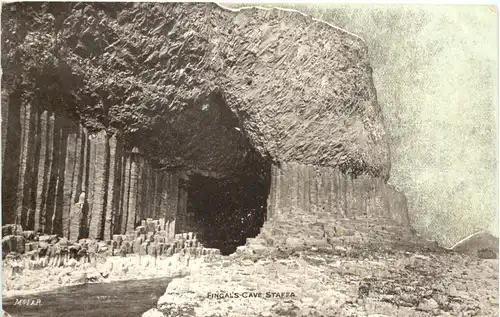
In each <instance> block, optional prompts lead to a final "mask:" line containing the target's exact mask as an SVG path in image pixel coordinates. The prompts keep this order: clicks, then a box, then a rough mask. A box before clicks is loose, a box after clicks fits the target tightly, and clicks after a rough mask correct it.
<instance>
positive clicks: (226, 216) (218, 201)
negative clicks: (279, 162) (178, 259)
mask: <svg viewBox="0 0 500 317" xmlns="http://www.w3.org/2000/svg"><path fill="white" fill-rule="evenodd" d="M270 167H271V166H270V164H264V165H256V166H255V168H256V171H255V173H251V174H245V175H239V176H238V177H233V178H227V179H215V178H211V177H205V176H201V175H199V174H194V175H192V176H191V177H190V180H189V183H188V205H187V214H188V227H187V228H186V230H189V231H196V232H198V233H200V240H201V242H202V243H203V245H204V246H206V247H209V248H217V249H220V250H221V253H222V254H224V255H227V254H230V253H233V252H234V251H235V250H236V247H238V246H240V245H244V244H245V242H246V239H247V238H251V237H255V236H256V235H257V234H258V233H259V231H260V228H261V227H262V225H263V224H264V221H265V219H266V213H267V197H268V195H269V188H270Z"/></svg>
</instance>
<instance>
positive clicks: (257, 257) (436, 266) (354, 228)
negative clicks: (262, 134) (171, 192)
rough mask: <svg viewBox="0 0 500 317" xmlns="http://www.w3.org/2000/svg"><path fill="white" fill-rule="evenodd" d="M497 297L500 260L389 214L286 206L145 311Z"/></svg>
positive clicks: (427, 305)
mask: <svg viewBox="0 0 500 317" xmlns="http://www.w3.org/2000/svg"><path fill="white" fill-rule="evenodd" d="M299 218H300V221H299ZM498 304H499V302H498V259H481V258H479V257H477V256H470V255H467V254H460V253H457V252H454V251H452V250H449V249H445V248H441V247H439V246H438V245H436V244H433V243H430V242H429V241H427V240H425V239H423V238H421V237H419V236H418V235H414V234H413V233H412V231H411V230H410V228H405V227H401V226H394V225H390V224H389V223H388V222H387V221H386V220H383V219H382V220H380V219H370V218H356V219H341V220H340V219H337V220H334V219H331V218H328V214H327V213H325V214H324V215H322V214H316V215H304V214H302V215H293V214H286V215H280V216H278V217H276V218H274V219H271V220H269V221H268V222H266V224H265V225H264V227H263V228H262V231H261V233H260V235H259V236H258V237H257V238H255V239H248V242H247V244H246V245H245V246H242V247H239V248H238V251H237V252H236V253H235V254H233V255H231V256H229V257H224V258H223V259H222V261H221V262H220V263H204V264H202V267H201V268H200V269H199V270H197V271H196V272H193V273H192V274H189V275H187V276H185V277H182V278H178V279H175V280H173V281H172V282H171V283H169V285H168V287H167V289H166V292H165V294H164V295H163V296H162V297H161V298H160V299H159V300H158V303H157V306H156V307H155V308H152V309H151V310H149V311H147V312H146V313H144V314H143V317H173V316H181V317H188V316H189V317H193V316H212V317H215V316H217V317H226V316H232V317H233V316H242V317H243V316H259V317H268V316H304V317H306V316H318V317H319V316H341V317H342V316H346V317H347V316H353V317H354V316H366V317H375V316H378V317H382V316H391V317H392V316H418V317H424V316H425V317H427V316H494V314H495V313H496V314H498ZM495 316H496V315H495Z"/></svg>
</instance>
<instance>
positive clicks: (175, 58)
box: [2, 3, 390, 179]
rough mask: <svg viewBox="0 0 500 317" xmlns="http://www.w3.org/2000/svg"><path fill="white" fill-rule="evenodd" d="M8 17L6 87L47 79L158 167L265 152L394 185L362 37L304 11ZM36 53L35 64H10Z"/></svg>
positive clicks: (83, 7)
mask: <svg viewBox="0 0 500 317" xmlns="http://www.w3.org/2000/svg"><path fill="white" fill-rule="evenodd" d="M16 10H17V11H16ZM20 10H23V13H22V14H20V13H19V11H20ZM34 11H38V12H37V13H38V14H34ZM3 12H4V16H5V20H6V23H5V27H4V32H10V33H8V34H12V32H14V33H13V34H16V35H15V36H11V37H9V38H7V39H4V42H3V44H5V46H4V47H5V48H4V49H6V50H7V51H9V54H10V55H9V54H8V55H6V56H4V57H3V58H2V60H3V64H4V66H5V67H4V69H5V70H6V72H8V74H6V75H5V76H4V77H5V78H8V77H9V76H12V77H16V76H21V77H22V76H28V75H29V74H25V73H23V74H20V75H18V74H17V73H16V71H19V69H16V65H17V67H21V68H23V69H25V70H26V69H28V70H31V69H30V68H29V67H28V66H26V65H34V64H36V65H43V66H44V67H45V66H46V65H47V66H46V67H49V68H50V67H52V69H51V72H48V71H47V70H45V72H43V73H42V74H41V75H40V76H42V77H43V78H44V79H46V80H47V79H49V78H47V77H50V76H52V77H50V79H51V80H54V81H55V82H56V83H58V84H59V85H60V87H57V88H58V89H59V90H63V91H62V93H61V94H60V96H62V97H61V98H63V100H59V101H61V102H59V103H57V105H56V106H55V107H59V108H61V109H69V110H70V111H71V112H73V113H76V114H77V115H78V117H79V118H80V120H82V121H83V122H85V124H86V126H87V127H89V128H91V129H94V130H102V129H111V130H114V129H115V130H116V129H118V130H124V131H125V132H126V133H127V135H128V136H130V137H131V138H132V140H133V141H132V142H135V143H141V144H140V145H141V146H143V147H145V152H146V155H147V156H148V157H149V156H151V157H155V158H157V159H158V160H159V161H161V162H162V163H163V164H167V165H187V166H191V167H197V168H200V169H204V170H213V171H218V172H221V173H233V172H234V171H235V169H236V168H237V167H240V168H241V167H242V166H245V164H246V163H248V160H250V158H251V157H252V156H253V155H254V152H253V149H256V151H257V156H263V157H268V158H271V159H273V160H277V161H298V162H301V163H303V164H314V165H326V166H334V167H338V168H340V169H342V170H344V171H346V172H348V173H350V174H354V175H358V174H367V175H371V176H373V177H382V178H384V179H387V178H388V176H389V169H390V162H389V155H388V146H387V140H386V136H385V130H384V126H383V118H382V114H381V111H380V107H379V105H378V103H377V98H376V92H375V89H374V85H373V82H372V77H371V68H370V65H369V63H368V55H367V48H366V45H365V44H364V42H363V41H362V40H361V39H360V38H358V37H357V36H355V35H352V34H349V33H347V32H345V31H343V30H339V29H336V28H334V27H332V26H329V25H327V24H325V23H323V22H319V21H315V20H313V19H312V18H310V17H306V16H303V15H301V14H300V13H298V12H287V11H282V10H269V11H267V10H259V9H249V10H242V11H239V12H233V11H230V10H226V9H223V8H221V7H219V6H217V5H215V4H192V3H191V4H180V3H167V4H165V3H164V4H153V3H149V4H139V3H136V4H132V3H129V4H124V3H120V4H110V3H108V4H97V3H79V4H64V5H63V4H46V5H43V4H40V5H31V6H29V5H26V4H10V5H7V6H5V7H4V9H3ZM16 19H24V20H25V21H23V23H18V24H15V21H16ZM15 31H17V33H16V32H15ZM54 34H56V35H54ZM34 49H38V50H40V51H41V52H40V53H38V55H37V56H36V57H33V56H24V57H23V58H24V60H23V62H22V63H21V62H19V61H18V60H16V59H15V58H14V57H15V56H16V54H17V53H16V52H18V53H19V52H20V53H19V54H21V55H22V54H25V55H29V52H33V50H34ZM23 50H24V51H23ZM26 52H28V53H26ZM54 52H56V53H54ZM16 61H17V63H18V64H19V65H18V64H16ZM21 65H22V66H21ZM42 70H44V69H42ZM21 72H22V71H21ZM30 74H31V73H30ZM14 82H15V81H14ZM21 86H22V85H20V86H19V87H21ZM19 87H9V88H10V90H11V91H15V90H16V89H19ZM11 95H12V96H14V94H11ZM35 95H36V94H35ZM42 106H44V105H42ZM145 140H147V142H144V141H145Z"/></svg>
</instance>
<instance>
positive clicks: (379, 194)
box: [267, 163, 409, 225]
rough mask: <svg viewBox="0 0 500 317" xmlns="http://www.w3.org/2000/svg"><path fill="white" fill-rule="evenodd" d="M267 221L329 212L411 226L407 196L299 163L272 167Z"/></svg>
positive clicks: (377, 183)
mask: <svg viewBox="0 0 500 317" xmlns="http://www.w3.org/2000/svg"><path fill="white" fill-rule="evenodd" d="M271 172H272V175H271V189H270V193H269V197H268V213H267V217H268V218H272V217H273V215H275V214H277V213H284V212H304V213H317V212H328V213H331V214H332V217H336V218H338V217H347V218H355V217H365V216H368V217H382V218H387V219H391V220H392V221H395V222H396V223H399V224H402V225H408V223H409V219H408V214H407V209H406V201H405V197H404V195H402V194H401V193H399V192H398V191H397V190H396V189H395V188H394V187H393V186H391V185H388V184H386V183H385V182H384V181H383V180H381V179H378V178H370V177H367V176H360V177H358V178H352V177H351V176H349V175H346V174H343V173H341V172H340V171H338V170H337V169H335V168H331V167H316V166H312V165H301V164H297V163H282V164H280V166H279V167H278V166H273V167H272V171H271Z"/></svg>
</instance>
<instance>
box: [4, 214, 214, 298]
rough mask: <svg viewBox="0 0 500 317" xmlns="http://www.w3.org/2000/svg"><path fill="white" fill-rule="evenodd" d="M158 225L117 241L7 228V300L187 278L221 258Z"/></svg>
mask: <svg viewBox="0 0 500 317" xmlns="http://www.w3.org/2000/svg"><path fill="white" fill-rule="evenodd" d="M159 222H160V221H159V220H152V219H147V220H146V221H143V225H141V226H138V227H137V228H136V230H135V232H134V233H133V234H128V235H113V240H109V241H98V240H94V239H79V240H78V241H74V242H69V241H68V239H67V238H63V237H59V236H57V235H39V234H37V233H35V232H33V231H23V230H22V227H21V226H19V225H5V226H3V227H2V233H3V238H2V251H3V296H4V297H9V296H23V295H28V294H33V293H37V292H42V291H48V290H54V289H57V288H59V287H64V286H70V285H79V284H86V283H106V282H112V281H122V280H130V279H147V278H154V277H175V276H182V275H185V274H188V273H189V272H190V271H192V270H195V269H196V267H199V266H200V265H201V263H203V262H209V261H213V260H216V259H218V258H220V251H219V250H218V249H211V248H204V247H203V246H202V245H201V244H200V242H199V241H198V239H197V235H196V233H192V232H189V233H183V234H176V235H175V236H174V237H173V238H168V237H167V235H166V232H165V231H164V230H162V229H161V228H162V227H163V226H161V224H160V223H159Z"/></svg>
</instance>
